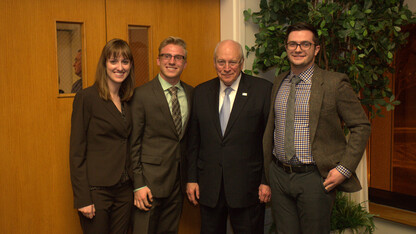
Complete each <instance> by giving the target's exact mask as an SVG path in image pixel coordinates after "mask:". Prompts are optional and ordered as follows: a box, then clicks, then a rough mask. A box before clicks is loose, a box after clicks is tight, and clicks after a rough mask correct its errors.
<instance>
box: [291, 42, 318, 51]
mask: <svg viewBox="0 0 416 234" xmlns="http://www.w3.org/2000/svg"><path fill="white" fill-rule="evenodd" d="M312 45H315V44H314V43H312V42H309V41H302V42H301V43H296V42H294V41H289V42H288V43H286V48H287V49H288V50H296V49H297V48H298V46H299V47H300V49H301V50H309V49H310V48H311V47H312Z"/></svg>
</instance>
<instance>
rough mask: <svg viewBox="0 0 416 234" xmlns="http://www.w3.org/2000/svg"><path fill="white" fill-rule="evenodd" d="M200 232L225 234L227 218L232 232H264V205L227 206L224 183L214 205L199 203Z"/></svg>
mask: <svg viewBox="0 0 416 234" xmlns="http://www.w3.org/2000/svg"><path fill="white" fill-rule="evenodd" d="M200 211H201V234H225V233H226V232H227V218H228V215H229V216H230V223H231V226H232V228H233V231H234V234H262V233H264V214H265V205H264V204H261V203H260V200H259V202H258V203H257V204H254V205H251V206H249V207H244V208H231V207H229V206H228V204H227V201H226V198H225V193H224V184H222V185H221V192H220V196H219V199H218V203H217V205H216V207H214V208H211V207H208V206H204V205H200Z"/></svg>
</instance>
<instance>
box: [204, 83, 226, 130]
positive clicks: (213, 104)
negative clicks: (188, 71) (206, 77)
mask: <svg viewBox="0 0 416 234" xmlns="http://www.w3.org/2000/svg"><path fill="white" fill-rule="evenodd" d="M219 90H220V79H219V78H218V77H217V78H216V80H215V81H214V82H212V85H211V87H210V92H209V93H208V95H209V96H208V97H207V101H208V108H209V110H208V113H210V114H211V119H212V120H213V121H214V126H215V129H216V130H217V133H218V135H219V136H220V138H222V131H221V124H220V114H219V111H218V110H219V92H220V91H219Z"/></svg>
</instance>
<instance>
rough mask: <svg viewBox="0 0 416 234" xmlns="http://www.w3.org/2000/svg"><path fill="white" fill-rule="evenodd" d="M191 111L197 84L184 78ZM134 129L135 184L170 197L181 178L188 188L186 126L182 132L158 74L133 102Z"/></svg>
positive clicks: (183, 85) (154, 194)
mask: <svg viewBox="0 0 416 234" xmlns="http://www.w3.org/2000/svg"><path fill="white" fill-rule="evenodd" d="M181 85H182V87H183V88H184V90H185V94H186V97H187V101H188V113H191V101H192V92H193V88H192V87H191V86H189V85H187V84H185V83H184V82H182V81H181ZM130 106H131V113H132V122H133V129H132V133H131V135H130V144H131V147H132V148H131V161H132V170H133V181H134V188H135V189H137V188H140V187H143V186H146V185H147V186H148V187H149V188H150V189H151V191H152V195H153V196H155V197H157V198H163V197H167V196H168V195H169V194H170V193H171V191H172V189H173V186H174V184H175V182H176V179H177V178H178V172H179V170H178V168H180V174H181V175H180V177H181V182H182V190H184V189H185V186H184V185H185V178H186V174H185V173H186V170H185V168H184V166H181V165H186V163H185V162H184V161H185V159H186V156H185V153H186V148H185V145H186V134H185V133H186V128H187V127H186V126H187V123H188V119H189V115H188V119H186V120H185V122H184V123H185V124H184V127H183V130H182V134H181V135H178V134H177V132H176V128H175V124H174V122H173V119H172V115H171V113H170V110H169V104H168V103H167V101H166V96H165V94H164V91H163V89H162V86H161V84H160V82H159V80H158V78H157V76H156V78H154V79H153V80H151V81H149V82H148V83H147V84H144V85H143V86H140V87H138V88H136V90H135V92H134V95H133V98H132V100H131V102H130Z"/></svg>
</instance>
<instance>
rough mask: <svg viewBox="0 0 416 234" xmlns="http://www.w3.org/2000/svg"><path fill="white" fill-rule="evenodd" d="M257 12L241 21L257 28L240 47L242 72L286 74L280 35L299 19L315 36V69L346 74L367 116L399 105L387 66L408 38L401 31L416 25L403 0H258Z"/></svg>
mask: <svg viewBox="0 0 416 234" xmlns="http://www.w3.org/2000/svg"><path fill="white" fill-rule="evenodd" d="M260 9H261V10H260V11H259V12H252V11H251V9H248V10H245V11H244V16H245V20H246V21H251V22H252V23H254V24H257V25H258V26H259V32H258V33H256V34H255V37H256V41H255V45H254V46H252V47H248V46H246V50H247V56H248V55H249V54H250V53H254V54H255V59H254V62H253V65H252V70H247V71H246V72H248V73H255V74H258V73H259V71H260V70H261V71H267V70H269V69H271V68H275V69H276V72H275V74H276V75H277V74H279V73H281V72H284V71H287V70H289V69H290V65H289V63H288V61H287V59H286V57H287V53H286V51H285V46H284V40H285V32H286V29H287V26H288V25H291V24H293V23H296V22H299V21H305V22H308V23H310V24H312V25H314V26H315V28H317V31H318V34H319V36H320V40H321V50H320V53H319V54H318V55H317V59H316V63H317V64H318V66H319V67H321V68H323V69H326V70H332V71H337V72H342V73H346V74H348V76H349V78H350V82H351V84H352V87H353V88H354V90H355V92H357V93H360V98H361V103H362V104H363V105H364V106H365V107H366V108H367V110H368V111H369V113H370V116H371V117H375V116H378V115H379V116H382V115H381V108H382V107H385V108H386V109H387V110H392V109H394V106H395V105H398V104H399V103H400V102H399V101H398V100H396V98H395V96H394V95H393V93H392V91H391V89H390V80H389V76H390V75H391V74H392V73H394V69H393V68H392V66H391V64H392V62H393V59H394V53H395V52H396V51H397V49H399V47H400V46H401V45H403V44H404V43H405V42H406V38H407V37H408V33H403V32H402V27H403V26H404V25H407V24H411V23H415V22H416V19H415V17H414V13H412V12H411V11H410V10H409V9H408V7H407V6H406V5H403V0H336V1H329V0H269V1H267V0H261V1H260Z"/></svg>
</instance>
